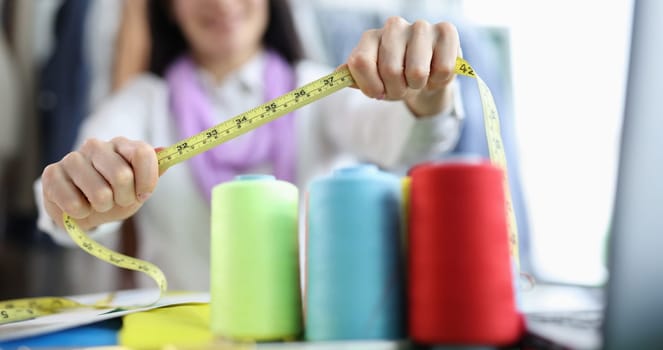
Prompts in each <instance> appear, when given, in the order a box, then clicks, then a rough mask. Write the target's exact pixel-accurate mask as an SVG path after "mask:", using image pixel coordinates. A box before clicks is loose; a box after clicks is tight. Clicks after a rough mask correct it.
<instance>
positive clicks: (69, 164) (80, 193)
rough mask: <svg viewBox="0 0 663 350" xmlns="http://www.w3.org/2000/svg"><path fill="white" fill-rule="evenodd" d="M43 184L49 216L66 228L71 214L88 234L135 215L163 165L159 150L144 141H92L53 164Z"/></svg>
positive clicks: (48, 168)
mask: <svg viewBox="0 0 663 350" xmlns="http://www.w3.org/2000/svg"><path fill="white" fill-rule="evenodd" d="M41 179H42V191H43V196H44V205H45V207H46V211H47V212H48V215H50V217H51V218H53V220H54V221H55V222H56V223H57V224H58V225H59V226H60V227H63V222H62V214H63V212H66V213H67V214H69V215H70V216H71V217H72V218H74V219H76V222H77V223H78V225H79V226H80V227H81V228H82V229H83V230H88V229H91V228H94V227H96V226H98V225H101V224H103V223H106V222H111V221H116V220H123V219H126V218H128V217H130V216H131V215H133V214H134V213H136V211H138V209H140V207H141V206H142V205H143V203H144V202H145V200H147V198H148V197H149V196H150V194H151V193H152V191H154V188H155V187H156V184H157V181H158V179H159V166H158V161H157V156H156V152H155V151H154V148H153V147H152V146H150V145H148V144H147V143H145V142H141V141H132V140H128V139H126V138H123V137H118V138H114V139H113V140H111V141H110V142H104V141H99V140H96V139H89V140H87V141H86V142H85V143H84V144H83V146H81V148H80V149H79V150H77V151H74V152H71V153H69V154H67V155H66V156H65V157H64V158H62V160H60V161H59V162H57V163H53V164H50V165H48V166H47V167H46V168H45V169H44V172H43V173H42V176H41Z"/></svg>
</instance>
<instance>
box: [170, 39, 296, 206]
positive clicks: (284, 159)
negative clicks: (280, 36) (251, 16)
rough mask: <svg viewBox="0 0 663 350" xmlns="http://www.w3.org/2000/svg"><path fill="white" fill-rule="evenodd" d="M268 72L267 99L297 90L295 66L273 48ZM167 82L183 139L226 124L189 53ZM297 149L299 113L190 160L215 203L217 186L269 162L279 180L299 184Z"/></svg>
mask: <svg viewBox="0 0 663 350" xmlns="http://www.w3.org/2000/svg"><path fill="white" fill-rule="evenodd" d="M263 76H264V79H263V80H264V82H265V90H264V99H265V102H267V101H269V100H271V99H273V98H276V97H278V96H280V95H282V94H284V93H286V92H288V91H290V90H292V89H294V88H295V77H294V72H293V70H292V68H291V67H290V66H289V65H288V63H287V62H286V61H285V60H284V59H283V58H282V57H281V56H279V55H278V54H277V53H275V52H273V51H266V55H265V67H264V71H263ZM166 81H167V83H168V89H169V91H170V110H171V112H172V113H173V114H174V115H175V119H176V122H177V126H178V128H179V132H180V135H179V136H180V137H181V138H187V137H190V136H193V135H195V134H197V133H199V132H201V131H203V130H205V129H207V128H210V127H212V126H214V125H216V124H218V123H219V122H220V121H219V120H217V119H215V118H214V115H213V110H212V106H211V103H210V99H209V98H208V96H207V95H206V92H205V89H204V88H203V86H202V83H201V81H200V79H199V76H198V74H197V72H196V66H195V64H194V63H193V61H192V60H191V58H190V57H189V56H187V55H185V56H182V57H180V58H178V59H177V60H176V61H175V62H174V63H173V64H171V65H170V67H169V68H168V70H167V72H166ZM225 117H227V118H230V117H232V116H225ZM295 152H296V147H295V124H294V113H290V114H288V115H285V116H282V117H281V118H278V119H276V120H274V121H272V122H270V123H267V124H265V125H263V126H261V127H259V128H257V129H254V130H252V131H250V132H248V133H246V134H244V135H241V136H239V137H237V138H235V139H232V140H230V141H228V142H225V143H223V144H221V145H219V146H217V147H215V148H213V149H211V150H209V151H207V152H205V153H202V154H199V155H197V156H195V157H193V158H191V159H190V160H189V164H190V165H191V169H192V170H193V174H194V176H195V178H196V181H197V183H198V185H199V187H200V189H201V191H202V192H203V194H204V195H205V197H206V198H207V199H208V201H209V200H210V198H211V195H212V187H214V186H216V185H217V184H219V183H221V182H224V181H228V180H232V179H233V178H234V177H235V175H239V174H243V173H246V172H249V171H251V169H252V168H254V167H257V166H260V165H263V164H271V165H272V167H273V169H274V175H275V176H276V177H277V178H278V179H282V180H285V181H290V182H294V180H295Z"/></svg>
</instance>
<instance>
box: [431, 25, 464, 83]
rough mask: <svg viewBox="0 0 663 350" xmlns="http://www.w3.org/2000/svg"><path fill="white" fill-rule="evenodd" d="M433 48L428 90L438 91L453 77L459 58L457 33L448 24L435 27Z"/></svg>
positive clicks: (454, 28)
mask: <svg viewBox="0 0 663 350" xmlns="http://www.w3.org/2000/svg"><path fill="white" fill-rule="evenodd" d="M435 33H436V36H437V39H436V40H435V48H434V51H433V58H432V62H431V75H430V78H429V83H428V88H429V89H439V88H442V87H444V86H446V85H448V84H449V82H451V81H452V80H453V78H454V77H455V73H454V68H455V66H456V58H457V57H459V56H460V39H459V37H458V31H457V30H456V27H454V26H453V25H452V24H450V23H438V24H436V25H435Z"/></svg>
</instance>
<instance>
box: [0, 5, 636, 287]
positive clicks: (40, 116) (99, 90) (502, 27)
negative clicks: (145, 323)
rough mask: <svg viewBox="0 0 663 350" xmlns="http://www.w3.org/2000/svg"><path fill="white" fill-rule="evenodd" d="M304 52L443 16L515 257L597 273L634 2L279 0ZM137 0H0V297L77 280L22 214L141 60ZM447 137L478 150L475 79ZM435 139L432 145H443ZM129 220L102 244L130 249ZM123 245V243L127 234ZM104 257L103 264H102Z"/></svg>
mask: <svg viewBox="0 0 663 350" xmlns="http://www.w3.org/2000/svg"><path fill="white" fill-rule="evenodd" d="M291 5H292V8H293V12H294V15H295V19H296V21H297V26H298V30H299V34H300V36H301V39H302V41H303V43H304V46H305V49H306V51H307V55H308V57H309V58H311V59H313V60H317V61H320V62H323V63H327V64H329V65H330V67H335V66H337V65H338V64H340V63H343V61H344V60H345V57H347V55H348V53H349V52H350V50H351V49H352V48H353V47H354V45H355V44H356V42H357V41H358V39H359V36H360V34H361V32H362V31H364V30H366V29H369V28H375V27H379V26H381V25H382V23H383V21H384V20H385V19H386V18H387V17H389V16H393V15H400V16H403V17H405V18H406V19H408V20H410V21H414V20H416V19H425V20H428V21H430V22H439V21H450V22H452V23H454V24H456V26H457V27H458V29H459V32H460V38H461V45H462V48H463V54H464V56H465V58H467V59H468V61H470V63H471V64H472V65H473V66H474V68H475V69H476V70H477V72H478V73H479V74H480V75H481V76H482V78H484V80H485V81H486V82H487V84H488V86H489V87H490V88H491V90H492V92H493V94H494V96H495V99H496V104H497V107H498V110H499V112H500V116H501V118H502V128H503V130H502V131H503V138H504V142H505V148H506V152H507V158H508V162H509V172H510V174H509V175H510V179H509V180H510V183H511V188H512V192H513V196H514V204H515V207H516V214H517V218H518V225H519V229H520V246H521V248H520V249H521V263H522V266H523V271H525V272H529V273H530V274H532V275H533V276H534V277H535V278H536V279H537V280H539V281H548V282H556V283H573V284H583V285H601V284H603V283H604V282H605V280H606V277H607V272H606V269H605V251H606V250H605V248H606V242H607V236H608V231H609V223H610V217H611V212H612V201H613V196H614V187H615V180H616V177H615V175H616V166H617V156H618V145H619V135H620V131H621V129H620V128H621V115H622V109H623V100H624V87H625V81H626V80H625V78H626V69H627V61H628V47H629V46H628V45H629V38H630V25H631V23H630V21H631V7H632V3H631V1H628V0H619V1H612V2H604V1H599V0H586V1H582V2H578V1H571V0H556V1H552V0H535V1H526V2H523V1H516V0H502V1H499V2H497V1H490V0H352V1H343V0H333V1H332V0H291ZM144 6H145V1H144V0H20V1H19V0H13V1H12V0H0V11H2V12H1V16H0V20H1V22H0V23H1V24H2V26H1V27H2V35H0V300H1V299H8V298H13V297H24V296H38V295H47V294H50V295H63V294H74V293H76V294H78V293H87V292H97V291H105V290H108V289H111V288H118V287H123V286H127V284H126V283H125V282H124V281H125V277H126V276H125V275H124V274H123V273H122V272H121V271H119V270H118V271H116V275H117V280H114V281H108V284H107V285H99V286H97V289H96V290H75V289H74V288H73V287H72V283H71V281H72V280H73V279H76V278H81V276H84V274H85V270H86V268H87V267H88V266H90V265H91V264H96V263H97V262H96V261H94V258H92V257H89V256H87V255H86V254H85V253H83V252H81V251H79V250H77V249H71V248H62V247H59V246H56V245H55V244H54V243H53V242H51V240H50V239H49V238H48V237H47V236H46V235H45V234H43V233H41V232H39V230H37V228H36V226H35V221H36V208H35V201H34V193H33V189H32V186H33V183H34V181H35V179H37V178H38V177H39V175H40V173H41V171H42V169H43V167H44V166H45V165H46V164H49V163H51V162H53V161H56V160H58V159H59V158H61V157H62V156H63V155H64V154H66V153H67V151H68V150H69V148H70V147H71V146H72V143H73V142H74V138H75V135H76V127H77V125H79V124H80V122H81V121H82V120H83V119H84V118H85V117H86V116H87V115H89V114H90V113H91V112H92V111H94V109H95V108H96V106H98V105H99V104H100V103H101V102H102V101H103V100H104V99H105V98H106V97H107V96H109V95H110V94H112V93H113V92H114V91H116V90H117V89H119V88H121V87H122V86H123V85H124V84H125V83H126V82H127V81H129V80H131V78H132V77H133V76H135V75H136V74H137V73H139V72H141V71H142V70H143V69H144V66H145V63H146V62H145V56H144V55H142V54H141V53H144V52H145V48H146V47H148V46H149V43H147V42H146V40H145V35H146V31H147V28H146V24H145V21H144V15H145V12H144ZM459 80H460V84H461V91H462V98H463V105H464V109H465V113H466V122H465V125H464V127H463V132H462V136H461V140H460V142H459V144H458V146H457V147H456V149H455V150H454V154H459V155H467V154H472V155H481V156H484V157H487V149H486V144H485V135H484V133H483V122H482V115H481V107H480V101H479V97H478V94H477V93H476V91H475V89H476V87H475V85H474V82H473V81H471V80H465V79H464V78H463V79H459ZM446 156H449V155H440V158H444V157H446ZM132 245H135V242H134V243H132V241H131V236H130V234H129V233H126V232H125V234H123V239H122V240H121V242H120V243H119V245H118V246H117V247H114V248H116V249H120V250H124V251H128V252H131V249H132ZM133 249H135V247H134V248H133ZM109 268H110V267H109Z"/></svg>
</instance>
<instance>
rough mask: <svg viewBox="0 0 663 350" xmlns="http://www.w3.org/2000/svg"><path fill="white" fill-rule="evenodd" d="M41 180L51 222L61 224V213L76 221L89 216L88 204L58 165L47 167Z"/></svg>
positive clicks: (89, 208)
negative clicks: (65, 213)
mask: <svg viewBox="0 0 663 350" xmlns="http://www.w3.org/2000/svg"><path fill="white" fill-rule="evenodd" d="M41 178H42V192H43V196H44V204H45V206H46V210H47V211H48V213H49V215H50V216H51V217H52V218H53V220H55V221H56V222H58V223H61V221H62V212H63V211H65V212H67V213H69V215H71V216H72V217H74V218H77V219H81V218H84V217H87V216H88V215H90V212H91V205H90V203H89V202H88V200H87V198H86V197H85V196H84V195H83V193H82V192H81V191H80V190H79V189H78V188H77V187H76V185H74V183H73V182H72V180H71V179H70V178H69V176H68V175H67V174H66V173H65V172H64V170H63V168H62V166H61V165H60V164H59V163H55V164H51V165H49V166H47V167H46V168H45V169H44V172H43V173H42V177H41Z"/></svg>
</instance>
